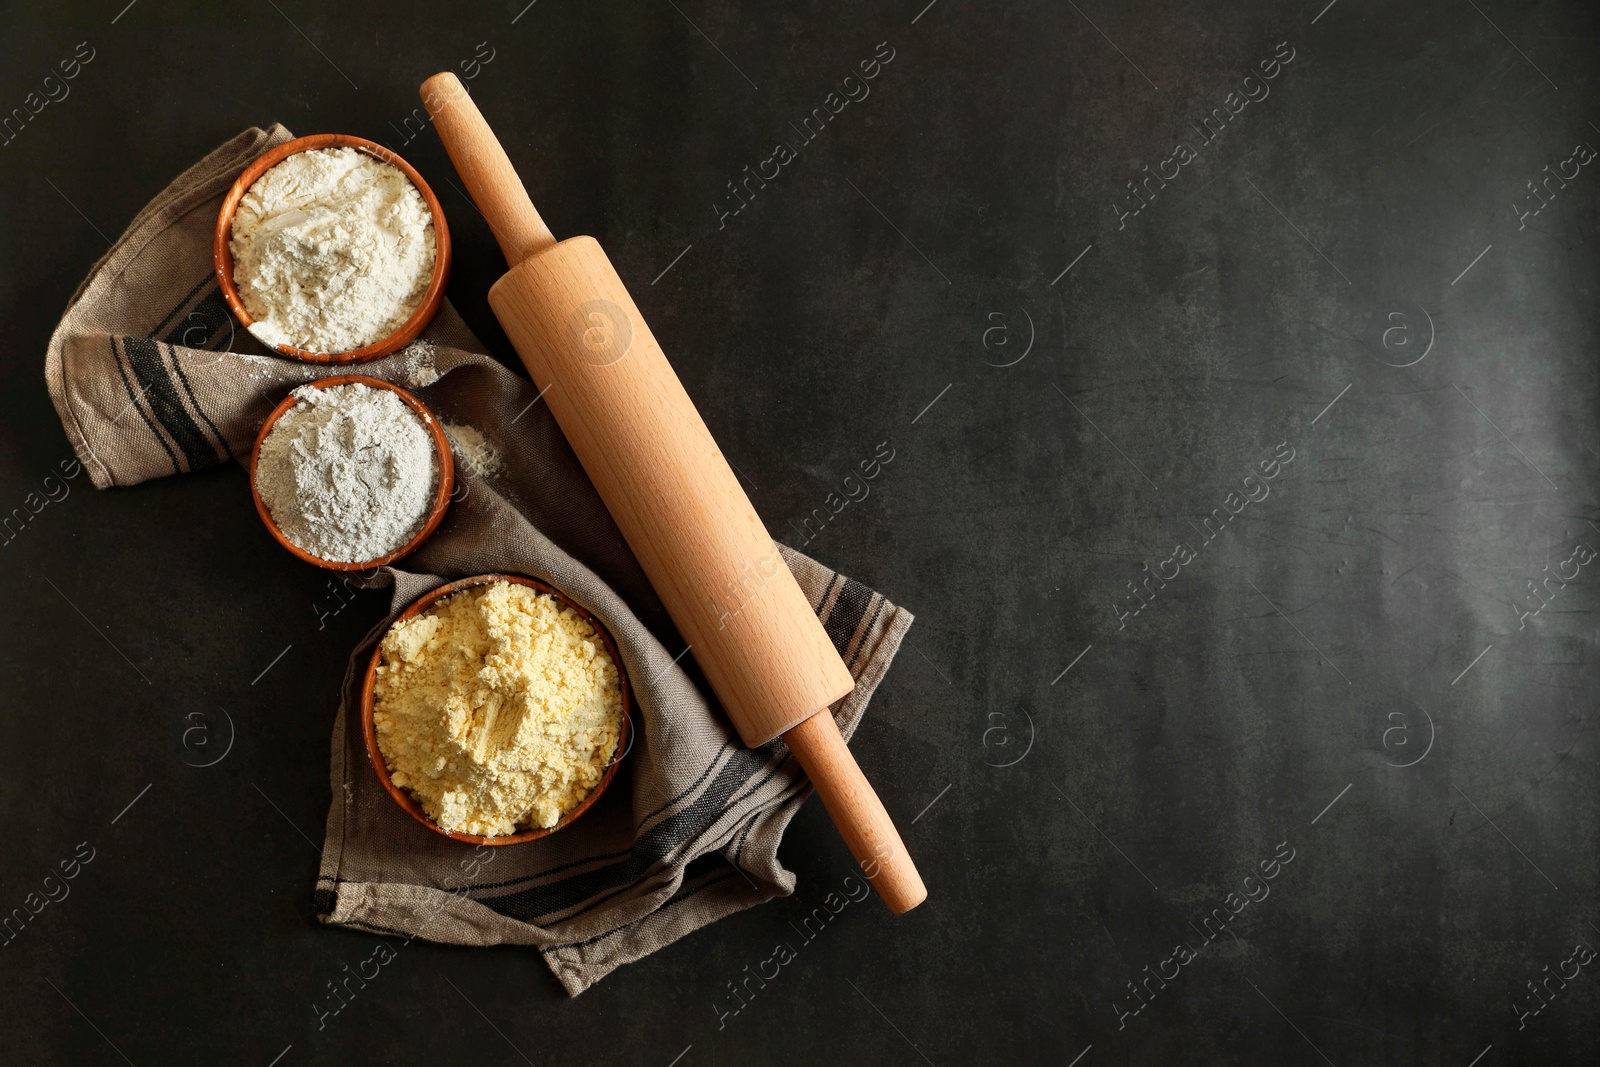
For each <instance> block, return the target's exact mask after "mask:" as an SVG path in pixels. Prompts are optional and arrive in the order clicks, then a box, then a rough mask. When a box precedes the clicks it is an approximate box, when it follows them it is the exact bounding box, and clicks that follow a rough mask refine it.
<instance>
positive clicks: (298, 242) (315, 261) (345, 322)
mask: <svg viewBox="0 0 1600 1067" xmlns="http://www.w3.org/2000/svg"><path fill="white" fill-rule="evenodd" d="M232 250H233V280H234V284H235V285H236V286H237V287H238V289H239V296H240V299H242V300H243V301H244V306H245V309H246V310H247V311H249V312H250V315H251V317H252V318H254V319H255V320H256V321H255V323H254V324H253V325H252V326H251V327H250V332H251V333H253V334H255V335H256V337H258V338H259V339H260V340H262V341H263V342H265V343H267V344H288V345H292V346H294V347H296V348H303V349H306V350H308V351H312V352H349V351H352V350H354V349H357V348H362V347H365V346H366V345H370V344H373V343H375V342H377V341H381V340H382V339H383V338H385V337H387V336H388V335H389V334H391V333H393V332H394V331H395V330H397V329H399V328H400V327H401V326H402V325H403V324H404V323H405V321H406V320H407V319H408V318H410V317H411V313H412V312H413V311H415V310H416V308H417V305H418V304H420V303H421V302H422V297H423V295H424V294H425V293H426V292H427V289H428V282H429V280H430V279H431V277H432V275H433V263H434V255H435V249H434V233H433V216H432V214H431V213H430V212H429V211H428V204H427V202H426V201H425V200H423V199H422V194H421V193H419V192H418V191H417V189H416V186H414V185H412V184H411V181H410V180H409V179H408V178H407V177H406V176H405V174H404V173H402V172H401V171H400V169H399V168H397V167H394V166H391V165H390V164H388V163H381V162H379V161H378V160H376V159H373V158H372V157H371V156H369V155H366V154H365V153H363V152H358V151H356V150H355V149H354V148H324V149H318V150H316V151H312V152H298V153H296V154H294V155H292V156H290V157H289V158H287V159H285V160H284V161H283V162H281V163H279V164H278V165H277V166H275V167H272V168H271V169H270V170H268V171H267V172H266V173H265V174H263V175H262V176H261V177H260V178H258V179H256V182H255V184H254V185H252V186H250V188H249V190H248V191H247V192H246V193H245V195H244V198H243V199H242V200H240V201H239V209H238V211H237V212H236V213H235V214H234V217H233V241H232Z"/></svg>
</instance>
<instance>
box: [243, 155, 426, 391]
mask: <svg viewBox="0 0 1600 1067" xmlns="http://www.w3.org/2000/svg"><path fill="white" fill-rule="evenodd" d="M328 148H353V149H355V150H356V151H358V152H360V153H362V154H363V155H366V156H370V157H372V158H373V159H375V160H377V161H378V162H380V163H387V164H389V165H390V166H392V167H394V168H396V169H397V170H399V171H400V172H401V173H402V174H404V175H405V176H406V178H407V179H409V180H410V182H411V184H412V185H413V186H414V187H415V188H416V190H417V192H418V193H420V194H421V196H422V199H423V202H424V203H426V205H427V207H428V212H429V214H430V215H431V216H432V223H433V242H434V261H433V273H432V276H431V277H430V279H429V281H428V288H427V290H426V292H425V293H424V294H423V296H422V301H421V303H419V304H418V305H417V306H416V308H415V309H414V310H413V311H412V312H411V315H410V317H408V318H407V319H406V320H405V322H404V323H402V324H401V325H400V326H399V327H398V328H397V329H395V330H394V331H393V332H391V333H390V334H389V335H388V336H386V337H383V338H380V339H378V340H377V341H374V342H372V343H371V344H368V345H365V346H363V347H361V348H357V349H354V350H351V351H348V352H313V351H309V350H307V349H303V348H296V347H294V346H293V345H289V344H271V345H269V347H271V348H272V349H273V350H274V351H276V352H277V353H278V354H279V355H281V356H286V357H288V358H290V359H298V360H301V361H303V362H306V363H360V362H363V361H365V360H369V359H377V358H379V357H380V356H387V355H389V354H390V353H391V352H396V351H399V350H400V349H401V348H403V347H405V346H406V345H408V344H410V343H411V342H412V341H414V340H416V338H417V336H418V335H419V334H421V333H422V331H423V328H424V327H426V326H427V325H428V323H429V322H430V321H431V320H432V319H433V316H434V314H435V313H437V312H438V310H439V305H440V304H441V303H442V302H443V300H444V290H445V283H446V282H447V281H449V278H450V230H449V227H448V226H446V224H445V220H444V208H443V207H442V206H441V205H440V203H439V198H438V197H437V196H435V195H434V193H433V190H432V189H430V188H429V187H428V183H427V182H425V181H423V180H422V175H421V174H419V173H417V169H416V168H415V167H413V166H412V165H411V164H410V163H407V162H406V161H405V160H403V159H401V158H400V157H399V156H397V155H395V154H394V153H393V152H391V151H389V150H388V149H387V148H385V147H383V146H382V145H380V144H377V143H375V142H372V141H369V140H367V139H365V138H363V137H352V136H350V135H348V134H342V133H322V134H314V135H312V136H309V137H296V138H295V139H294V140H292V141H285V142H284V143H283V144H281V145H278V146H277V147H276V148H273V149H270V150H269V151H267V152H266V153H265V154H263V155H262V156H261V157H260V158H258V159H257V160H256V161H255V162H254V163H252V164H250V165H249V166H248V167H246V168H245V169H244V171H243V173H241V174H240V175H239V177H238V179H237V180H236V181H235V182H234V183H233V186H232V187H231V188H230V189H229V190H228V195H227V196H225V197H223V199H222V210H221V211H220V212H219V213H218V214H217V226H216V230H215V231H214V233H213V235H212V242H211V254H212V259H213V261H214V264H215V268H216V275H217V281H218V282H219V283H220V284H221V286H222V299H223V301H224V302H225V303H226V304H227V305H228V308H229V310H231V311H232V312H233V315H234V317H235V318H236V319H238V320H239V324H240V325H241V326H243V327H245V329H246V330H249V329H250V327H251V326H252V325H254V323H255V318H254V317H253V316H252V315H251V314H250V312H249V311H248V310H247V309H246V308H245V303H244V300H243V298H242V297H241V296H240V295H239V289H238V286H237V285H235V283H234V276H233V273H234V262H233V249H232V245H231V237H232V234H233V220H234V215H235V214H236V213H237V212H238V210H239V202H240V201H241V200H243V199H244V196H245V194H246V193H248V192H249V191H250V187H251V186H252V185H254V184H255V183H256V182H257V180H259V179H260V178H261V176H262V175H263V174H265V173H266V172H267V171H269V170H271V169H272V168H273V167H275V166H277V165H278V164H279V163H282V162H283V161H284V160H285V159H288V158H289V157H290V156H292V155H295V154H297V153H300V152H310V151H317V150H321V149H328Z"/></svg>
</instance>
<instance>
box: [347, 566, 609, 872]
mask: <svg viewBox="0 0 1600 1067" xmlns="http://www.w3.org/2000/svg"><path fill="white" fill-rule="evenodd" d="M495 582H510V583H511V584H512V585H524V586H528V587H529V588H531V589H535V590H537V591H539V592H541V593H548V594H549V595H550V596H552V597H554V598H555V599H556V600H557V601H559V602H560V603H561V604H562V606H564V607H568V608H571V609H572V610H573V611H574V612H576V613H577V614H578V615H579V616H580V617H581V618H583V620H584V621H586V622H587V623H588V624H589V625H590V626H592V627H594V630H595V633H597V634H599V635H600V642H601V644H603V645H605V648H606V652H607V654H609V655H610V656H611V662H612V663H613V664H614V665H615V666H616V669H617V685H618V687H619V688H620V689H621V690H622V725H621V727H620V728H619V729H618V733H617V749H618V751H619V753H620V754H618V755H614V756H612V758H611V762H610V763H608V764H606V768H605V771H604V772H603V773H602V774H601V775H600V781H598V782H596V783H595V787H594V788H593V789H591V790H589V793H588V795H587V796H585V797H584V798H583V799H582V800H580V801H579V802H578V804H577V806H576V807H574V808H573V809H572V810H571V811H569V812H567V813H566V814H565V815H563V816H561V819H560V821H558V822H557V823H556V824H555V825H554V826H550V827H534V828H530V829H527V830H521V831H519V832H517V833H514V834H501V835H498V836H495V837H485V836H483V835H481V834H467V833H461V832H460V831H457V830H446V829H445V828H444V827H442V826H440V825H439V824H438V823H436V822H434V821H433V820H432V819H430V818H428V816H427V813H426V812H424V811H423V810H422V805H421V804H419V803H418V802H417V801H416V799H415V798H413V797H412V796H411V794H410V793H408V792H406V791H405V790H404V789H402V788H401V787H399V786H397V785H395V784H394V781H393V779H391V778H390V777H389V765H388V763H387V762H386V761H385V760H384V758H383V751H382V749H380V748H379V747H378V728H377V724H376V723H375V722H374V720H373V712H374V710H375V708H376V703H377V699H376V685H377V680H378V666H379V664H380V663H381V662H382V661H383V639H384V638H385V637H387V636H389V631H390V630H392V629H394V627H395V626H397V625H398V624H399V623H402V622H404V621H405V620H407V619H411V618H415V617H416V616H418V615H420V614H422V613H423V612H424V611H426V610H428V609H429V608H431V607H432V606H433V605H435V604H437V603H439V602H440V601H441V600H445V599H447V598H448V597H452V596H454V595H455V594H457V593H460V592H463V591H464V590H467V589H473V588H476V587H477V586H480V585H492V584H494V583H495ZM361 737H362V740H363V742H364V743H365V746H366V750H367V760H368V762H369V763H371V764H372V769H373V770H374V771H375V772H376V773H377V775H378V781H379V783H380V784H381V785H382V786H383V791H384V792H385V793H388V794H389V797H390V799H392V800H393V801H394V802H395V803H396V804H398V805H400V807H401V809H402V810H404V811H405V813H406V814H407V815H410V816H411V817H412V818H413V819H415V820H416V821H417V822H419V823H421V824H422V825H423V826H426V827H427V828H428V829H430V830H432V831H433V832H434V833H437V834H442V835H443V836H445V837H448V838H450V839H451V840H452V841H461V842H464V843H466V844H471V845H520V844H523V843H524V842H527V841H537V840H538V839H539V838H541V837H549V836H550V835H551V834H553V833H555V832H556V831H557V830H562V829H565V828H566V827H568V826H571V825H572V824H573V823H574V822H576V821H577V820H578V818H579V817H580V816H582V815H583V813H584V812H586V811H588V810H589V809H590V808H591V807H593V806H594V804H595V802H596V801H598V800H599V799H600V796H601V794H603V793H604V792H605V791H606V789H607V788H608V787H609V786H610V785H611V782H612V780H613V779H614V778H615V777H616V776H617V767H618V766H620V765H621V763H622V761H623V760H624V759H625V758H627V755H628V752H629V751H630V750H631V749H632V747H633V690H632V688H631V687H630V686H629V684H628V670H627V668H626V667H624V666H623V665H622V655H621V652H620V650H619V649H618V647H617V642H616V639H615V638H613V637H612V636H611V631H610V630H608V629H606V627H605V624H604V623H602V622H601V621H600V620H599V619H597V618H595V616H594V613H593V612H591V611H589V610H588V609H587V608H585V607H584V606H583V605H582V604H579V603H578V602H577V601H575V600H573V599H572V598H571V597H570V596H568V595H567V594H566V593H564V592H562V591H561V590H560V589H557V588H556V587H555V586H553V585H551V584H550V583H549V582H544V581H540V580H539V579H537V578H529V577H526V576H525V575H521V574H479V575H474V576H473V577H471V578H462V579H459V580H457V581H453V582H446V583H445V584H444V585H441V586H439V587H437V588H435V589H430V590H429V591H428V592H426V593H423V594H422V595H421V596H419V597H418V598H417V599H415V600H413V601H412V602H411V603H410V604H408V605H407V606H406V609H405V610H404V611H402V612H400V614H398V615H396V616H395V617H394V619H393V621H391V622H390V623H389V625H388V626H385V627H384V629H383V634H382V635H380V636H379V638H378V640H377V643H376V644H374V645H373V646H372V655H371V657H369V658H368V660H367V670H366V674H365V676H364V677H363V678H362V681H361Z"/></svg>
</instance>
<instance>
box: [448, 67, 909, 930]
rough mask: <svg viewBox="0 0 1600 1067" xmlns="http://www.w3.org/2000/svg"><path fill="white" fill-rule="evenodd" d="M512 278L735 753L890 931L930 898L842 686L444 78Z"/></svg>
mask: <svg viewBox="0 0 1600 1067" xmlns="http://www.w3.org/2000/svg"><path fill="white" fill-rule="evenodd" d="M422 100H423V103H424V105H425V106H426V107H427V109H428V113H429V114H430V115H432V116H433V123H434V128H435V129H437V130H438V131H439V137H440V139H441V140H443V141H444V146H445V148H446V150H448V151H449V153H450V158H451V160H452V161H453V162H454V163H455V165H456V170H458V171H459V172H460V173H461V177H462V179H463V180H464V181H465V182H466V185H467V190H468V191H469V192H470V193H471V194H472V199H473V200H474V201H476V202H477V205H478V208H479V210H481V211H482V212H483V216H484V218H485V219H487V220H488V223H489V228H490V229H491V230H492V231H494V236H495V239H496V240H497V241H498V242H499V243H500V248H501V250H502V251H503V252H505V256H506V261H507V262H508V263H509V264H510V265H511V269H510V271H508V272H507V273H506V275H505V276H504V277H503V278H501V279H500V280H499V281H498V282H496V283H495V285H494V287H493V288H492V289H490V290H489V306H490V307H492V308H493V309H494V313H495V315H496V316H497V317H498V318H499V319H500V324H501V325H502V326H503V327H505V331H506V334H507V335H508V336H509V337H510V338H511V343H512V344H513V345H515V346H516V349H517V352H518V353H519V354H520V355H521V356H522V361H523V363H525V364H526V365H527V367H528V373H529V374H531V375H532V376H533V381H534V384H535V385H537V386H538V387H539V388H540V389H542V390H544V391H545V392H544V399H545V403H547V404H549V405H550V411H551V413H552V414H554V415H555V417H556V421H557V422H558V423H560V424H561V429H562V430H563V431H564V432H565V433H566V436H567V440H568V441H569V442H570V443H571V445H572V450H573V451H574V452H575V453H577V456H578V459H579V460H580V461H582V463H583V467H584V470H586V471H587V472H588V474H589V478H590V480H591V481H593V482H594V485H595V488H596V489H597V490H599V492H600V496H601V498H602V499H603V500H604V501H605V503H606V507H607V508H609V509H610V511H611V515H612V517H613V518H615V519H616V522H617V526H618V527H619V528H621V530H622V533H623V536H624V537H626V538H627V539H628V544H629V546H630V547H631V548H632V549H633V554H634V555H635V556H636V557H638V560H639V563H640V565H642V566H643V567H644V571H645V574H646V575H648V576H649V578H650V581H651V583H652V584H653V585H654V586H655V589H656V592H657V593H658V594H660V596H661V600H662V602H663V603H664V604H665V605H666V607H667V611H668V612H669V613H671V615H672V620H673V622H675V623H676V624H677V626H678V631H679V632H680V633H681V634H682V635H683V638H684V640H686V641H687V642H689V647H690V649H692V650H693V652H694V656H695V659H696V660H697V661H698V662H699V664H700V666H701V668H702V669H703V670H704V671H705V674H706V677H707V678H708V679H709V680H710V682H711V687H712V688H713V689H714V690H715V691H716V694H717V696H718V697H719V698H720V699H721V701H722V706H723V707H724V708H726V709H727V711H728V716H729V718H731V719H732V720H733V724H734V725H735V726H736V727H737V728H738V730H739V736H740V737H741V738H743V740H744V742H745V744H747V745H750V746H756V745H761V744H765V743H766V742H768V741H770V740H772V739H773V738H774V737H777V736H778V735H779V734H782V735H783V740H784V743H785V744H787V745H788V746H789V750H790V751H791V752H793V753H794V755H795V757H796V758H797V759H798V760H799V761H800V765H801V766H802V767H804V768H805V771H806V774H807V775H809V776H810V778H811V784H812V785H813V786H815V788H816V790H817V793H818V794H820V795H821V797H822V802H823V804H824V805H826V807H827V809H828V814H829V815H830V816H831V817H832V818H833V822H834V825H835V826H837V827H838V828H839V832H840V833H841V834H842V835H843V837H844V839H845V842H846V843H847V844H848V845H849V847H850V851H851V853H852V854H854V856H855V857H856V860H857V861H858V862H859V863H860V864H861V868H862V871H863V873H864V874H865V875H866V876H867V878H868V879H869V880H870V881H871V882H872V885H873V886H874V887H875V888H876V889H877V891H878V894H879V895H880V896H881V897H882V898H883V900H884V902H885V903H886V904H888V905H889V909H890V910H891V911H893V912H895V913H896V914H898V913H900V912H905V911H909V910H910V909H912V908H914V907H916V906H917V905H918V904H920V903H922V901H923V899H924V898H925V897H926V896H927V895H928V891H927V890H926V889H925V888H924V887H923V884H922V878H921V877H920V876H919V875H918V874H917V869H916V867H915V866H914V865H913V864H912V862H911V857H910V856H909V855H908V854H907V853H906V848H905V845H904V844H903V843H902V842H901V840H900V835H899V833H898V832H897V831H896V830H895V828H894V823H893V822H892V821H891V820H890V818H889V814H888V812H886V811H884V809H883V802H882V801H880V800H879V799H878V796H877V794H876V793H874V792H873V791H872V786H871V785H870V784H869V783H868V782H867V779H866V776H865V775H864V774H862V773H861V768H860V767H858V766H856V761H855V759H854V757H852V756H851V754H850V750H849V749H848V748H846V747H845V743H844V739H843V738H842V737H841V736H840V735H839V727H838V725H837V724H836V723H835V722H834V720H833V715H832V713H831V712H829V710H828V705H829V704H831V703H833V702H834V701H835V700H838V699H839V698H840V697H842V696H844V695H845V694H846V693H848V692H850V690H851V689H852V688H853V687H854V685H855V680H854V679H853V678H851V677H850V672H849V670H848V669H847V668H846V667H845V665H844V661H843V660H841V659H840V658H839V653H838V652H837V651H835V650H834V647H833V642H832V641H830V640H829V639H828V635H827V633H826V632H824V630H823V628H822V624H821V623H820V622H819V621H818V620H817V616H816V612H814V611H813V610H812V608H811V605H810V604H809V603H808V602H807V601H806V597H805V594H804V593H802V592H801V591H800V587H799V585H798V584H796V583H795V580H794V576H793V575H792V574H790V573H789V568H788V566H787V565H786V564H785V563H784V561H783V557H782V555H780V554H779V552H778V549H777V546H776V545H774V544H773V542H772V538H771V537H770V536H769V535H768V534H767V530H766V528H765V527H764V526H762V524H761V520H760V519H759V518H758V517H757V516H756V513H755V509H754V508H753V507H751V505H750V500H749V498H748V497H746V496H745V493H744V490H743V489H742V488H741V487H740V486H739V482H738V480H737V479H736V478H735V477H734V475H733V471H732V470H731V469H730V468H729V466H728V461H727V460H726V459H724V458H723V455H722V452H721V450H720V449H718V448H717V445H716V442H715V441H713V440H712V439H711V433H710V431H709V430H707V429H706V425H705V423H704V422H702V421H701V419H700V415H699V413H698V412H697V411H696V410H695V407H694V403H693V402H692V401H691V400H690V399H689V396H688V394H687V393H685V392H684V390H683V385H682V384H681V383H680V382H679V381H678V376H677V375H676V374H674V373H673V370H672V366H671V365H670V364H669V363H668V362H667V358H666V356H665V355H663V354H662V352H661V348H660V346H658V345H657V344H656V340H655V338H654V337H652V336H651V335H650V328H649V327H648V326H646V325H645V323H644V319H643V318H642V317H640V315H639V309H638V308H636V307H634V304H633V300H632V298H630V297H629V296H628V291H627V289H625V288H624V287H623V284H622V279H621V278H619V277H618V276H617V272H616V270H615V269H614V268H613V267H612V266H611V261H610V260H608V259H607V258H606V254H605V253H604V252H603V251H601V249H600V245H599V244H598V243H596V242H595V240H594V239H593V238H592V237H573V238H569V239H568V240H565V241H560V242H558V241H557V240H556V239H555V238H554V237H553V236H551V234H550V230H549V229H548V228H547V227H546V226H545V224H544V220H543V219H541V218H540V217H539V213H538V211H536V210H534V206H533V202H532V201H531V200H529V199H528V194H527V192H526V191H525V190H524V189H523V186H522V181H521V179H519V178H518V177H517V172H516V171H515V170H514V169H513V168H512V166H511V161H510V159H508V158H507V157H506V153H505V150H504V149H503V148H502V147H501V146H500V142H499V141H498V140H496V138H495V135H494V132H493V131H492V130H491V129H490V128H489V125H488V123H486V122H485V121H484V119H483V115H482V114H480V113H479V111H478V108H477V105H476V104H474V103H473V102H472V99H471V98H470V97H469V96H468V95H467V92H466V89H465V88H464V87H463V86H462V85H461V82H460V81H458V80H457V79H456V76H455V75H454V74H450V73H448V72H447V73H443V74H436V75H434V76H433V77H431V78H429V79H428V80H427V81H425V82H423V83H422Z"/></svg>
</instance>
